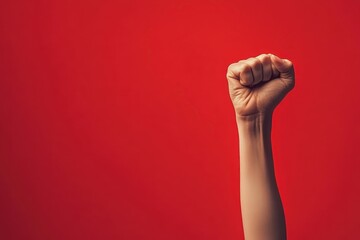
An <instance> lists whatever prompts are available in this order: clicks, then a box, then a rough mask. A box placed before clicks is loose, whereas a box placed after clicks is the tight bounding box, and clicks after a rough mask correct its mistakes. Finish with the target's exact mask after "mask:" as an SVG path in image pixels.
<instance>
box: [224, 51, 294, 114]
mask: <svg viewBox="0 0 360 240" xmlns="http://www.w3.org/2000/svg"><path fill="white" fill-rule="evenodd" d="M226 78H227V80H228V84H229V93H230V97H231V100H232V102H233V105H234V108H235V112H236V114H237V115H238V116H244V117H245V116H250V115H257V114H262V113H271V112H272V111H273V110H274V109H275V107H276V106H277V105H278V104H279V102H280V101H281V100H282V99H283V98H284V97H285V95H286V94H287V93H288V92H289V91H290V90H291V89H293V88H294V86H295V75H294V67H293V64H292V62H291V61H289V60H287V59H281V58H279V57H277V56H275V55H273V54H261V55H259V56H257V57H251V58H248V59H246V60H241V61H239V62H237V63H233V64H231V65H230V66H229V67H228V71H227V74H226Z"/></svg>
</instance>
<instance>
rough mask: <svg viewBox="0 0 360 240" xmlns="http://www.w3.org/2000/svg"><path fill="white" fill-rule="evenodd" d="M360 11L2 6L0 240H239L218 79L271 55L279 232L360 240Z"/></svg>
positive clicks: (261, 6) (328, 5)
mask: <svg viewBox="0 0 360 240" xmlns="http://www.w3.org/2000/svg"><path fill="white" fill-rule="evenodd" d="M359 9H360V4H359V3H358V1H355V0H346V1H343V0H336V1H326V0H321V1H314V0H312V1H285V0H284V1H278V0H275V1H251V0H248V1H230V0H229V1H214V0H212V1H180V0H176V1H165V0H163V1H145V0H126V1H115V0H113V1H100V0H98V1H85V0H83V1H70V0H68V1H64V0H59V1H40V0H39V1H25V0H24V1H20V0H12V1H3V2H2V3H1V7H0V24H1V27H0V31H1V32H0V35H1V37H0V81H1V86H0V116H1V117H0V238H1V239H4V240H7V239H36V240H42V239H53V240H56V239H67V240H71V239H89V240H91V239H124V240H135V239H136V240H138V239H156V240H161V239H166V240H168V239H171V240H177V239H179V240H184V239H187V240H192V239H204V240H211V239H214V240H215V239H216V240H233V239H242V238H243V236H242V226H241V218H240V206H239V169H238V168H239V160H238V157H239V154H238V138H237V130H236V123H235V118H234V112H233V109H232V105H231V102H230V98H229V96H228V89H227V81H226V79H225V73H226V69H227V66H228V65H229V64H230V63H232V62H235V61H238V60H240V59H243V58H248V57H251V56H256V55H258V54H261V53H274V54H277V55H279V56H280V57H284V58H289V59H290V60H292V61H293V63H294V66H295V71H296V78H297V79H296V80H297V85H296V87H295V89H294V90H293V92H291V93H290V94H289V95H288V97H287V98H286V99H285V101H284V102H283V103H281V105H280V106H279V107H278V109H277V110H276V113H275V116H274V118H275V119H274V126H273V146H274V157H275V164H276V166H275V167H276V174H277V178H278V184H279V188H280V192H281V195H282V199H283V203H284V208H285V213H286V221H287V229H288V237H289V239H291V240H303V239H326V240H331V239H342V240H343V239H360V232H359V224H360V220H359V215H360V207H359V202H360V187H359V180H358V179H359V170H360V158H359V154H360V153H359V151H360V147H359V146H358V144H359V142H360V137H359V135H360V127H359V121H360V108H359V106H358V105H359V103H360V94H359V90H360V77H359V71H360V69H359V64H360V44H359V42H360V30H359V25H360V17H359Z"/></svg>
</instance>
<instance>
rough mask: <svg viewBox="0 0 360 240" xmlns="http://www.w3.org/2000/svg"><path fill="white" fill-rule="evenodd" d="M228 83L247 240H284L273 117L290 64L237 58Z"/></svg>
mask: <svg viewBox="0 0 360 240" xmlns="http://www.w3.org/2000/svg"><path fill="white" fill-rule="evenodd" d="M227 79H228V83H229V92H230V97H231V99H232V102H233V105H234V108H235V112H236V121H237V127H238V133H239V141H240V203H241V211H242V220H243V227H244V234H245V239H246V240H284V239H286V225H285V217H284V211H283V207H282V203H281V199H280V195H279V191H278V188H277V184H276V179H275V173H274V165H273V156H272V147H271V124H272V113H273V111H274V109H275V107H276V106H277V105H278V104H279V102H280V101H281V100H282V99H283V98H284V97H285V96H286V94H287V93H288V92H289V91H290V90H291V89H292V88H293V87H294V80H295V78H294V68H293V65H292V63H291V62H290V61H289V60H282V59H280V58H278V57H277V56H275V55H272V54H262V55H259V56H257V57H255V58H248V59H246V60H241V61H239V62H238V63H234V64H231V65H230V66H229V68H228V72H227Z"/></svg>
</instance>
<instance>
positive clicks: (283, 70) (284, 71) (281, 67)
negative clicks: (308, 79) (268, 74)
mask: <svg viewBox="0 0 360 240" xmlns="http://www.w3.org/2000/svg"><path fill="white" fill-rule="evenodd" d="M269 55H270V58H271V62H272V64H273V68H275V69H276V70H277V71H278V72H279V77H281V78H293V76H294V67H293V64H292V62H291V61H290V60H288V59H281V58H279V57H278V56H276V55H274V54H269Z"/></svg>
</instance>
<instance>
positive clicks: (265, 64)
mask: <svg viewBox="0 0 360 240" xmlns="http://www.w3.org/2000/svg"><path fill="white" fill-rule="evenodd" d="M256 58H257V59H258V60H259V61H260V62H261V65H262V70H263V77H262V78H263V79H262V80H263V81H264V82H266V81H269V80H270V79H271V76H272V67H271V59H270V56H269V55H268V54H260V55H259V56H257V57H256Z"/></svg>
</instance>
